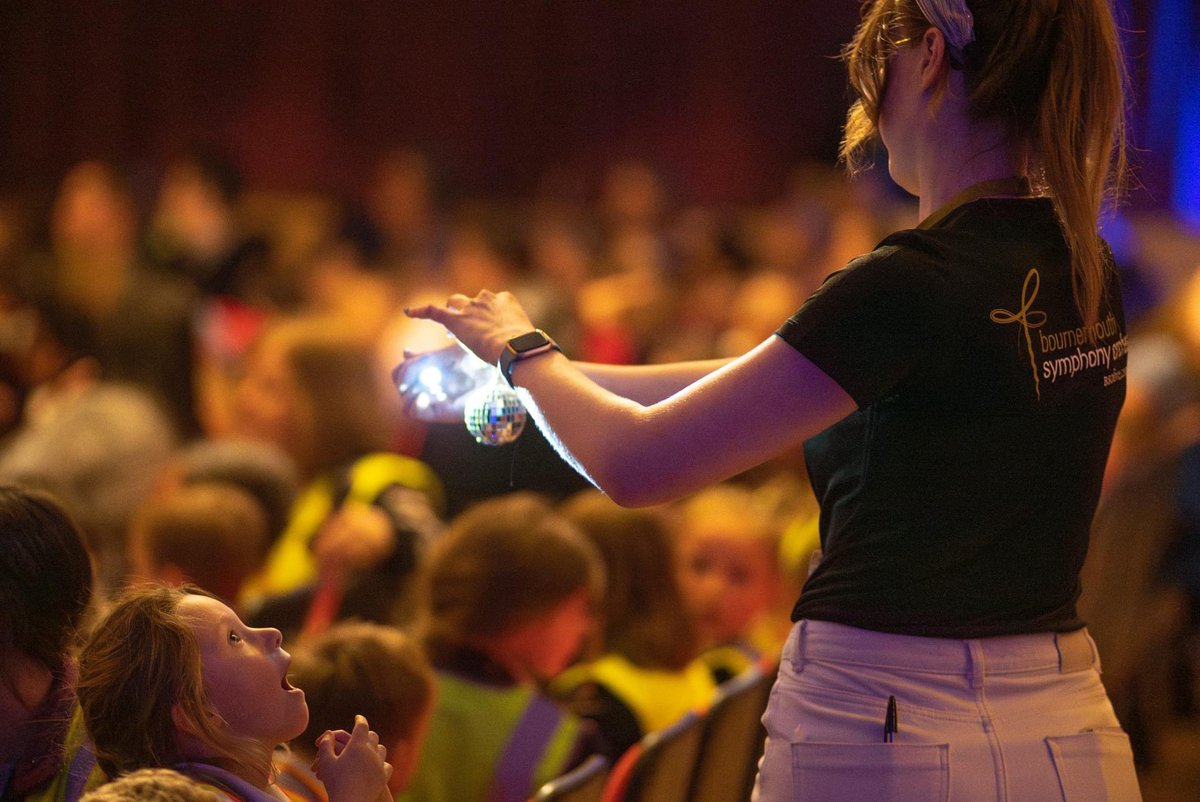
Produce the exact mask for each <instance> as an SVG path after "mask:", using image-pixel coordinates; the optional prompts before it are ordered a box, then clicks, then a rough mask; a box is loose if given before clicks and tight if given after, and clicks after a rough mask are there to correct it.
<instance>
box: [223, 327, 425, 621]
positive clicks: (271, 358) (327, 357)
mask: <svg viewBox="0 0 1200 802" xmlns="http://www.w3.org/2000/svg"><path fill="white" fill-rule="evenodd" d="M385 378H386V375H385V371H381V370H380V367H379V365H378V363H377V361H376V359H375V352H374V347H373V346H372V345H371V344H370V343H368V342H366V341H364V340H363V339H362V338H360V337H358V336H356V335H354V334H352V333H348V332H346V331H344V330H341V329H339V328H338V327H336V325H333V324H332V323H331V321H329V320H324V319H289V320H283V321H280V322H277V323H275V324H274V325H272V326H271V327H269V328H268V329H267V330H266V331H265V332H264V333H263V335H262V336H261V337H260V339H259V340H258V341H257V342H256V343H255V345H254V346H253V347H252V348H251V351H250V353H249V358H248V360H247V362H246V365H245V371H244V374H243V376H242V380H241V382H240V384H239V385H238V388H237V394H236V399H235V401H236V407H237V412H238V415H237V421H238V425H239V427H240V431H238V432H237V434H238V435H239V436H242V437H248V438H251V439H255V440H262V441H265V442H268V443H272V444H273V445H275V446H276V447H278V448H280V449H282V450H283V451H285V452H286V453H287V454H288V455H289V456H290V457H291V458H292V460H293V461H294V462H295V464H296V467H297V470H298V475H299V479H300V483H301V486H302V490H301V491H300V493H299V495H298V496H297V498H296V502H295V504H294V506H293V509H292V515H291V517H290V519H289V521H288V524H287V526H286V528H285V529H284V531H283V534H282V535H280V537H279V539H278V540H277V541H276V542H275V544H274V545H273V546H272V548H271V551H270V553H269V555H268V557H267V562H266V565H265V567H264V570H263V572H262V574H261V576H260V577H259V578H258V580H257V586H258V588H259V590H260V591H261V593H262V598H260V599H259V600H258V601H259V602H260V603H262V604H263V605H264V606H263V608H262V609H260V610H258V611H257V612H254V613H252V614H251V616H252V622H254V623H257V622H261V623H264V624H269V625H271V626H277V627H280V628H282V629H284V630H285V631H286V632H288V633H291V632H295V631H300V630H301V629H308V630H314V629H319V628H320V626H323V625H324V624H327V623H328V622H329V621H333V620H337V619H338V618H343V617H359V618H364V619H367V620H372V621H378V622H381V623H395V622H397V621H403V620H404V619H406V618H408V617H409V616H410V615H411V601H412V599H411V593H410V591H411V582H410V580H411V578H412V575H413V573H414V570H415V569H416V566H417V564H418V563H419V561H420V559H421V555H422V554H423V552H424V550H425V548H426V542H427V541H428V540H429V539H430V538H431V537H432V536H433V535H434V534H435V533H436V532H437V531H438V530H439V529H440V526H441V522H440V520H439V518H438V515H437V512H436V511H437V510H438V509H440V506H441V486H440V482H439V481H438V479H437V477H436V475H435V474H434V473H433V471H432V470H430V469H429V467H428V466H426V465H425V464H424V463H422V462H420V461H418V460H415V459H413V458H411V457H406V456H402V455H400V454H395V453H391V452H389V451H388V446H389V430H390V413H389V409H388V405H387V401H386V399H387V398H389V397H390V394H391V393H393V392H394V391H392V390H390V388H387V387H385V386H384V379H385ZM247 601H248V603H249V604H251V606H253V602H254V600H253V599H248V600H247Z"/></svg>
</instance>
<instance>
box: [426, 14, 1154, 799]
mask: <svg viewBox="0 0 1200 802" xmlns="http://www.w3.org/2000/svg"><path fill="white" fill-rule="evenodd" d="M847 61H848V64H849V69H850V77H851V81H852V83H853V84H854V86H855V88H856V89H857V90H858V93H859V96H860V100H859V101H858V102H856V103H855V105H854V106H853V107H852V109H851V111H850V116H849V119H848V122H847V126H846V138H845V142H844V143H843V152H844V155H845V156H846V157H847V160H848V161H849V162H850V163H851V164H852V165H853V164H855V163H856V161H857V158H858V156H859V154H860V153H861V151H862V147H863V145H864V144H865V143H866V142H867V141H868V140H869V139H871V138H872V137H873V136H874V135H875V134H878V135H879V136H880V137H881V139H882V140H883V143H884V145H886V147H887V149H888V154H889V170H890V172H891V175H892V177H893V178H894V179H895V180H896V182H897V183H898V184H900V186H902V187H903V188H905V189H906V190H908V191H910V192H912V193H913V194H915V195H917V196H918V197H919V199H920V210H921V215H922V217H923V218H924V219H923V221H922V222H921V224H920V225H919V226H918V227H917V228H916V229H913V230H906V231H900V232H896V233H895V234H893V235H891V236H889V237H888V238H886V239H885V240H884V241H883V242H881V243H880V244H879V246H878V247H877V248H876V249H875V250H874V251H872V252H871V253H869V254H867V255H865V256H862V257H859V258H858V259H855V260H853V261H852V262H851V263H850V264H849V265H847V266H846V267H845V268H844V269H842V270H840V271H838V272H837V273H835V274H834V275H832V276H831V277H830V278H829V279H827V280H826V282H825V284H824V285H823V286H822V287H821V289H820V290H818V291H817V292H816V293H815V294H814V295H813V296H812V297H811V298H810V299H809V300H808V301H807V302H806V303H805V304H804V305H803V306H802V307H801V308H800V310H799V311H797V312H796V313H795V314H794V315H793V316H792V317H791V318H790V319H789V320H788V321H787V322H785V323H784V324H783V326H781V327H780V329H779V330H778V331H777V332H776V336H774V337H772V338H770V339H769V340H768V341H766V342H764V343H763V344H761V345H760V346H758V347H757V348H755V349H753V350H752V351H750V352H749V353H748V354H746V355H745V356H742V357H740V358H738V359H735V360H732V361H731V362H729V363H719V362H718V363H691V364H684V365H669V366H647V367H642V368H610V367H603V368H602V367H598V366H588V365H582V366H581V365H573V364H572V363H571V362H569V361H568V360H567V359H566V358H565V357H563V356H562V355H560V354H557V353H555V352H554V349H553V348H549V349H545V348H543V347H542V341H541V335H539V334H530V333H529V332H530V330H531V329H532V328H533V326H532V324H531V322H530V321H529V320H528V318H527V317H526V316H525V314H524V312H523V311H522V310H521V309H520V307H519V306H518V305H517V304H516V303H515V301H514V300H513V298H512V296H511V295H508V294H506V293H500V294H498V295H493V294H491V293H488V292H484V293H480V294H479V295H477V296H476V297H474V298H468V297H466V296H462V295H455V296H451V297H450V299H449V300H448V302H447V303H446V305H445V306H428V307H422V308H420V309H414V310H410V314H412V315H414V316H416V317H424V318H430V319H433V320H436V321H438V322H440V323H442V324H444V325H445V326H446V327H447V328H448V329H450V331H451V332H453V333H454V334H455V335H456V336H457V337H458V339H459V340H460V342H462V343H463V344H464V345H465V346H467V347H468V348H470V349H471V350H472V351H474V352H475V353H476V354H477V355H479V356H480V357H481V358H483V359H485V360H488V361H493V362H494V361H497V360H499V362H500V365H501V368H502V369H503V370H504V371H505V372H506V375H508V376H509V377H510V379H511V381H512V382H513V383H514V384H516V385H518V386H519V387H520V388H521V389H522V392H523V396H524V397H525V399H526V401H527V402H528V403H529V406H530V408H531V410H532V411H533V413H534V414H535V416H537V418H538V420H539V424H540V425H541V426H542V429H543V431H549V432H552V433H553V435H552V436H553V437H554V438H556V439H557V441H558V442H559V443H560V445H561V447H562V450H563V451H564V453H565V454H566V455H568V458H569V459H571V460H572V461H573V462H574V464H576V465H577V466H579V468H580V470H582V471H583V472H585V473H586V474H587V475H588V476H589V477H590V478H591V479H592V480H593V481H594V482H595V483H596V484H597V485H598V486H599V487H600V488H601V489H603V490H604V491H605V492H606V493H608V494H609V495H610V496H612V497H613V498H614V499H615V500H616V501H618V502H619V503H622V504H627V505H628V504H649V503H654V502H659V501H664V500H667V499H671V498H675V497H678V496H681V495H683V494H685V493H688V492H690V491H693V490H695V489H698V488H699V487H702V486H704V485H706V484H708V483H710V482H713V481H716V480H718V479H723V478H725V477H728V476H731V475H734V474H736V473H738V472H740V471H742V470H744V469H747V468H749V467H751V466H753V465H756V464H758V463H760V462H762V461H764V460H766V459H768V458H769V457H771V456H773V455H774V454H776V453H778V452H780V451H782V450H784V449H786V448H789V447H791V446H793V445H796V444H798V443H800V442H804V443H805V449H806V458H807V465H808V469H809V472H810V474H811V478H812V481H813V487H814V490H815V491H816V493H817V497H818V499H819V500H820V502H821V506H822V511H821V537H822V549H823V554H824V556H823V560H822V562H821V564H820V566H819V567H818V568H817V569H816V571H815V573H814V574H813V576H812V577H811V579H810V580H809V582H808V584H807V585H806V587H805V589H804V591H803V593H802V595H801V597H800V600H799V601H798V602H797V604H796V607H795V610H794V614H793V618H794V620H795V621H796V622H797V623H796V624H795V626H794V628H793V630H792V634H791V637H790V638H789V640H788V642H787V644H786V645H785V647H784V652H783V655H782V664H781V668H780V677H779V681H778V683H777V685H776V687H775V690H774V692H773V694H772V697H771V702H770V704H769V706H768V710H767V713H766V716H765V718H764V721H765V723H766V725H767V730H768V736H769V737H768V743H767V748H766V754H765V756H764V759H763V762H762V764H761V768H760V774H759V781H758V790H757V793H758V797H759V798H760V799H762V800H785V799H794V800H803V799H873V798H887V799H897V798H912V799H945V798H951V799H1009V798H1013V799H1041V798H1055V799H1058V798H1061V797H1062V796H1065V797H1066V798H1067V799H1136V798H1138V790H1137V783H1136V778H1135V775H1134V770H1133V764H1132V758H1131V755H1130V750H1129V745H1128V740H1127V739H1126V737H1125V735H1124V733H1122V732H1121V730H1120V727H1119V725H1118V723H1117V720H1116V717H1115V716H1114V715H1113V712H1112V707H1111V705H1110V704H1109V702H1108V700H1107V698H1106V696H1105V693H1104V689H1103V687H1102V685H1101V684H1100V678H1099V662H1098V660H1097V657H1096V653H1095V648H1094V645H1093V643H1092V641H1091V639H1090V638H1089V637H1088V635H1087V634H1086V630H1084V629H1083V622H1082V621H1081V620H1080V619H1079V618H1078V615H1077V614H1076V610H1075V599H1076V598H1077V597H1078V595H1079V581H1078V575H1079V569H1080V565H1081V563H1082V562H1083V558H1084V554H1085V551H1086V548H1087V539H1088V528H1089V524H1090V521H1091V517H1092V514H1093V512H1094V510H1095V507H1096V503H1097V499H1098V495H1099V490H1100V482H1101V478H1102V476H1103V472H1104V463H1105V458H1106V456H1107V452H1108V448H1109V443H1110V441H1111V437H1112V431H1113V426H1114V423H1115V421H1116V417H1117V413H1118V411H1119V409H1120V406H1121V402H1122V400H1123V398H1124V373H1125V336H1124V324H1123V317H1122V313H1121V300H1120V290H1119V287H1118V286H1117V281H1116V275H1115V270H1114V268H1113V265H1112V261H1111V257H1110V255H1109V253H1108V250H1107V248H1106V246H1105V245H1104V243H1103V242H1102V240H1101V239H1100V238H1099V235H1098V234H1097V231H1096V225H1097V219H1098V215H1099V212H1100V208H1101V205H1102V201H1103V199H1104V195H1105V192H1106V190H1107V189H1108V188H1109V187H1110V186H1111V184H1112V182H1113V179H1114V178H1118V177H1119V175H1120V172H1121V170H1122V169H1123V125H1122V114H1123V111H1124V106H1123V102H1124V101H1123V84H1124V71H1123V66H1122V61H1121V54H1120V49H1119V43H1118V40H1117V35H1116V29H1115V25H1114V22H1113V19H1112V14H1111V11H1110V9H1109V8H1108V6H1107V4H1106V3H1105V2H1104V0H1015V1H1012V2H999V0H969V1H968V0H875V2H873V3H872V4H871V5H869V6H868V7H867V9H866V13H865V16H864V19H863V22H862V24H861V26H860V28H859V30H858V32H857V34H856V36H855V39H854V41H853V42H852V43H851V44H850V46H849V47H848V48H847ZM426 358H432V357H426ZM411 362H412V365H411V366H406V367H413V366H417V365H419V364H420V360H419V358H418V359H413V360H411Z"/></svg>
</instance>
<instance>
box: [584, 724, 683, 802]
mask: <svg viewBox="0 0 1200 802" xmlns="http://www.w3.org/2000/svg"><path fill="white" fill-rule="evenodd" d="M704 720H705V717H704V715H703V714H701V713H688V714H687V715H685V716H684V717H683V718H681V719H679V721H677V722H675V723H674V724H672V725H671V726H669V727H666V728H664V729H661V730H658V731H656V732H651V733H648V734H646V735H645V736H644V737H643V738H642V740H641V741H639V742H638V743H636V744H634V745H633V746H632V747H630V749H629V751H628V752H626V753H625V754H624V755H622V756H621V759H620V760H619V761H618V762H617V765H616V767H615V768H614V769H613V776H612V778H611V779H610V781H609V784H608V786H607V787H606V788H605V791H604V800H605V802H689V799H688V792H689V790H690V789H691V784H692V774H693V772H694V771H695V769H696V758H697V756H698V755H699V754H700V738H701V736H702V735H703V734H704Z"/></svg>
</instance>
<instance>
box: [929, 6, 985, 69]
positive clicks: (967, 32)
mask: <svg viewBox="0 0 1200 802" xmlns="http://www.w3.org/2000/svg"><path fill="white" fill-rule="evenodd" d="M917 8H919V9H921V13H922V14H924V15H925V19H927V20H929V22H930V24H932V25H933V26H934V27H935V28H937V29H938V30H939V31H941V32H942V36H944V37H945V38H946V44H947V45H949V48H948V49H949V51H950V66H952V67H954V68H956V69H962V67H963V65H965V64H966V63H967V55H966V47H967V45H969V44H971V43H972V42H974V41H975V17H974V16H972V15H971V9H969V8H967V0H917Z"/></svg>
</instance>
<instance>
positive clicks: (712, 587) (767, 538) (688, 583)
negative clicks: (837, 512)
mask: <svg viewBox="0 0 1200 802" xmlns="http://www.w3.org/2000/svg"><path fill="white" fill-rule="evenodd" d="M679 509H680V513H681V515H680V519H681V520H680V527H679V533H678V538H679V541H678V542H679V562H678V566H679V584H680V587H681V588H682V590H683V598H684V601H685V603H686V605H687V609H688V612H689V614H690V615H691V618H692V621H693V622H694V624H695V626H696V627H697V629H698V631H699V633H700V638H701V644H702V648H703V650H704V657H703V659H704V660H705V662H707V663H708V664H709V667H710V668H711V670H712V671H713V675H714V677H715V678H716V679H717V680H718V681H723V680H726V679H728V678H729V677H731V676H733V675H735V674H737V673H739V672H741V671H742V670H744V669H745V668H747V667H748V666H750V665H752V664H754V663H758V662H759V661H761V660H762V659H763V658H764V657H768V659H773V656H774V655H776V654H778V653H779V650H780V649H781V648H782V645H783V639H784V638H785V637H786V633H787V625H788V618H787V615H786V614H785V613H782V612H781V611H780V610H779V607H778V605H779V601H780V598H781V595H782V590H783V578H782V576H781V574H780V569H779V548H780V532H779V528H778V526H777V525H776V524H775V522H774V521H773V520H772V518H771V517H770V516H769V515H767V514H765V513H763V512H760V511H759V510H758V509H757V508H756V506H755V503H754V493H753V491H752V490H750V489H748V488H742V487H737V486H735V485H732V484H723V485H716V486H713V487H711V488H708V489H706V490H702V491H700V492H699V493H697V494H696V495H694V496H692V497H691V498H689V499H687V500H685V501H684V502H682V503H681V504H680V507H679Z"/></svg>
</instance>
